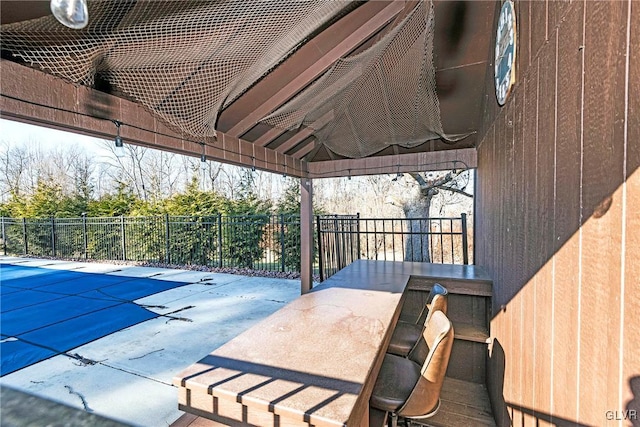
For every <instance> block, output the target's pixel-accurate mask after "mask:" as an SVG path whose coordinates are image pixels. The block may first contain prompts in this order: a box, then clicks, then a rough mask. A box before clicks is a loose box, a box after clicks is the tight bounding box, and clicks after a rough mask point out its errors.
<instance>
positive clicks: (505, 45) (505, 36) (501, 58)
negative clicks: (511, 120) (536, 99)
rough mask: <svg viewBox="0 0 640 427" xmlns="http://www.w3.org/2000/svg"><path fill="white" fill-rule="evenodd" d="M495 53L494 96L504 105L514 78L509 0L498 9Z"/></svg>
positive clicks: (513, 22) (512, 20) (513, 26)
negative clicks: (498, 17)
mask: <svg viewBox="0 0 640 427" xmlns="http://www.w3.org/2000/svg"><path fill="white" fill-rule="evenodd" d="M495 55H496V56H495V73H494V78H495V83H496V98H497V99H498V104H500V105H504V103H505V102H506V101H507V96H508V95H509V92H510V91H511V86H513V83H514V82H515V80H516V76H515V64H516V14H515V10H514V9H513V2H512V1H511V0H506V1H505V2H504V3H503V4H502V9H501V10H500V19H499V20H498V30H497V32H496V51H495Z"/></svg>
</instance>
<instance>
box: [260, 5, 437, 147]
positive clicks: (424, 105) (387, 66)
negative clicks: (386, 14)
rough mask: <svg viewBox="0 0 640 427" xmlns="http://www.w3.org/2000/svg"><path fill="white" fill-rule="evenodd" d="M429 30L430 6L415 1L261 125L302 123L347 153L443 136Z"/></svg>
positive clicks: (431, 27) (408, 144) (327, 143)
mask: <svg viewBox="0 0 640 427" xmlns="http://www.w3.org/2000/svg"><path fill="white" fill-rule="evenodd" d="M433 30H434V12H433V4H432V3H431V2H420V3H419V4H418V5H417V6H416V7H415V8H414V9H413V10H412V11H411V12H410V14H408V15H407V17H406V18H405V19H403V20H402V22H400V23H399V24H398V25H397V26H396V27H395V28H394V29H393V30H392V31H390V32H389V33H388V34H386V35H385V36H384V37H383V38H382V39H380V40H379V41H378V42H377V43H376V44H375V45H373V46H372V47H370V48H369V49H367V50H365V51H363V52H361V53H359V54H356V55H353V56H351V57H348V58H344V59H341V60H339V61H337V62H336V63H335V64H334V65H333V67H332V68H331V69H330V70H329V71H328V72H327V73H326V74H325V75H324V76H323V77H322V78H320V79H319V80H318V81H316V82H315V83H314V84H312V85H311V86H309V87H308V88H307V89H306V90H304V91H303V92H302V93H300V94H299V95H298V96H296V97H295V98H294V99H292V100H291V101H290V102H288V103H287V104H286V105H284V106H283V107H281V108H280V109H278V110H277V111H275V112H274V113H273V114H270V115H269V116H267V117H265V118H264V119H263V122H264V123H268V124H270V125H272V126H277V127H281V128H285V129H295V128H297V127H299V126H306V127H309V128H311V129H313V131H314V135H315V137H316V138H317V139H318V141H320V142H321V143H322V144H324V145H325V146H326V147H327V148H329V149H330V150H332V151H333V152H335V153H337V154H340V155H342V156H346V157H365V156H369V155H371V154H374V153H376V152H378V151H381V150H383V149H385V148H387V147H388V146H390V145H393V144H397V145H400V146H403V147H413V146H416V145H419V144H422V143H424V142H425V141H427V140H430V139H438V138H446V136H445V135H444V133H443V130H442V123H441V121H440V107H439V103H438V98H437V96H436V81H435V68H434V65H433Z"/></svg>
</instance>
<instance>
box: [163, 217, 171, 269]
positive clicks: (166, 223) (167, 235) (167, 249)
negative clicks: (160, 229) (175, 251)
mask: <svg viewBox="0 0 640 427" xmlns="http://www.w3.org/2000/svg"><path fill="white" fill-rule="evenodd" d="M170 238H171V234H170V230H169V214H168V213H166V214H164V240H165V247H164V251H165V254H164V259H165V262H166V263H167V264H170V263H171V245H170V243H169V241H170Z"/></svg>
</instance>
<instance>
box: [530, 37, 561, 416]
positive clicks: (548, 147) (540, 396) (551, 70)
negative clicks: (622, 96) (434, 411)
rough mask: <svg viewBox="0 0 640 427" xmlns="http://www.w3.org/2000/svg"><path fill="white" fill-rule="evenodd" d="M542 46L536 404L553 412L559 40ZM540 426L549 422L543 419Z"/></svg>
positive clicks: (539, 117)
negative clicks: (557, 51) (554, 218)
mask: <svg viewBox="0 0 640 427" xmlns="http://www.w3.org/2000/svg"><path fill="white" fill-rule="evenodd" d="M555 40H556V39H555V31H554V37H553V42H552V43H549V44H548V45H547V46H546V48H545V49H543V50H541V51H540V53H539V56H538V59H539V65H540V68H539V70H540V71H539V77H538V78H539V87H538V117H537V118H538V120H537V122H538V125H537V127H538V129H537V134H538V143H537V152H536V169H537V172H536V179H537V185H536V195H535V197H536V200H537V206H536V211H535V212H534V214H535V215H536V217H537V218H538V227H539V231H538V237H539V238H538V247H537V248H535V249H534V250H535V252H534V253H535V255H536V256H537V264H536V265H537V266H538V268H537V273H536V277H535V280H536V287H535V295H534V298H535V307H536V312H538V313H544V314H543V315H537V316H536V323H535V331H534V334H535V346H534V356H533V360H534V376H533V408H535V409H536V410H537V411H540V412H541V413H545V414H549V413H550V412H551V399H550V395H551V387H552V382H551V359H552V355H551V352H552V342H551V341H552V337H553V333H552V329H553V324H552V321H553V314H552V313H553V265H552V257H553V246H554V245H553V240H554V238H553V235H554V222H553V212H554V211H553V206H554V190H555V137H556V135H555V134H556V119H555V113H556V111H555V102H556V99H555V98H556V92H557V91H556V43H555ZM539 423H540V427H542V426H545V425H548V424H547V422H546V421H543V420H540V421H539Z"/></svg>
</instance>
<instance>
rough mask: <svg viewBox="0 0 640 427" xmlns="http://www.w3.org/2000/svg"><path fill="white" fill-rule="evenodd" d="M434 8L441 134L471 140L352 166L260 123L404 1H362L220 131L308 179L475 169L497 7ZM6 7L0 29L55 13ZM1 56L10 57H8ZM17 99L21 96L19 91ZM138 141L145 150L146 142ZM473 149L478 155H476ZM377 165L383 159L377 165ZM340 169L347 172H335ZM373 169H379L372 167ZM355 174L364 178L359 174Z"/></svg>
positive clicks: (305, 136)
mask: <svg viewBox="0 0 640 427" xmlns="http://www.w3.org/2000/svg"><path fill="white" fill-rule="evenodd" d="M434 5H435V22H436V27H435V40H434V43H435V44H434V62H435V66H436V82H437V93H438V97H439V101H440V110H441V117H442V124H443V130H444V132H445V133H446V134H462V133H472V134H471V135H470V136H468V137H466V138H464V139H462V140H460V141H458V142H457V143H455V144H451V143H445V142H444V141H440V140H433V141H428V142H425V143H424V144H422V145H419V146H418V147H414V148H411V149H407V148H402V147H398V146H392V147H389V148H388V149H385V150H383V151H381V152H378V153H376V154H375V155H373V156H372V158H371V159H360V160H347V159H344V158H341V157H340V156H337V155H336V154H334V153H331V152H329V151H328V150H326V149H324V148H323V147H322V146H321V145H320V144H316V142H315V139H314V137H313V135H312V133H311V131H310V130H309V129H306V128H304V127H303V128H300V129H297V130H295V131H283V130H282V129H279V128H275V127H271V126H269V125H266V124H264V123H258V120H259V119H260V118H262V117H264V116H265V115H267V114H269V113H271V112H273V111H274V110H276V109H277V108H278V107H280V106H281V105H283V104H284V103H285V102H286V101H287V100H289V99H291V98H292V97H293V96H294V95H296V94H297V93H298V92H299V91H301V90H302V89H304V88H305V87H307V86H308V85H309V84H311V83H312V82H313V81H314V80H316V79H317V78H318V77H319V76H321V75H322V73H323V72H325V71H326V70H327V69H329V67H331V65H332V64H333V63H334V62H335V61H336V60H337V59H339V58H341V57H344V56H346V55H349V54H351V53H354V52H357V51H359V50H362V49H364V48H366V47H367V46H369V45H370V44H371V43H373V42H374V41H375V40H376V38H377V37H380V36H381V35H382V34H384V32H385V31H386V30H387V29H389V28H390V27H391V25H392V24H393V22H394V20H397V19H400V18H401V17H402V16H403V14H404V13H406V11H407V10H408V9H409V8H410V7H412V5H411V2H405V1H368V2H363V3H362V4H360V5H359V6H358V7H356V8H355V9H353V10H352V11H351V12H349V13H348V14H346V15H345V16H343V17H341V18H340V19H339V20H337V21H335V22H333V23H332V24H330V25H328V26H327V27H326V28H324V29H323V30H322V31H320V32H318V34H316V35H315V36H314V37H313V38H311V39H310V40H308V41H307V42H306V43H304V44H303V45H302V46H301V47H300V48H299V49H298V50H296V51H295V52H294V53H293V54H292V55H291V56H289V57H288V58H287V59H286V60H285V61H284V62H282V63H281V64H280V65H278V66H277V67H276V68H275V69H273V70H272V71H271V72H270V73H269V74H267V75H266V76H264V77H263V78H262V79H260V80H259V81H258V82H256V83H255V84H254V85H253V86H252V87H251V88H250V89H249V90H247V91H246V92H245V93H244V94H242V95H241V96H240V97H239V98H237V99H236V100H235V101H234V102H233V103H232V104H230V105H229V106H228V107H227V108H225V109H224V110H223V111H222V112H221V114H220V116H219V119H218V123H217V126H216V130H217V131H218V133H219V135H222V136H223V137H226V138H229V139H230V140H232V139H233V140H235V139H237V140H239V141H241V142H242V143H243V144H244V143H249V144H252V145H253V152H254V153H256V150H257V151H260V152H261V151H262V150H263V149H264V151H265V152H266V153H267V154H266V155H265V158H267V157H268V155H270V154H271V152H275V153H276V154H275V156H276V159H278V156H281V157H282V158H287V159H288V158H292V159H294V160H293V161H295V163H298V162H301V164H304V165H305V166H304V167H302V168H301V170H302V171H308V172H311V175H310V176H313V171H315V172H316V175H317V176H320V174H318V172H320V171H324V170H325V169H327V168H328V171H326V172H323V173H324V174H323V175H322V176H334V175H336V176H338V175H346V174H347V172H345V170H347V169H349V167H348V165H354V166H353V169H354V170H355V169H358V170H359V171H360V172H362V173H363V174H365V173H380V172H385V171H386V172H391V171H392V170H393V172H395V171H396V170H395V169H394V168H393V166H392V165H398V164H400V160H399V159H404V160H402V164H403V165H404V164H409V163H411V162H407V161H406V159H409V158H411V156H413V155H415V153H422V154H423V156H422V157H421V158H425V157H424V155H430V153H438V152H441V153H439V154H440V155H441V156H444V157H442V158H443V159H455V158H457V157H459V156H462V157H464V158H465V159H466V163H467V164H469V163H472V164H470V166H474V165H473V163H474V162H475V145H476V143H477V141H478V138H477V135H476V134H474V133H473V132H477V131H478V130H479V127H480V124H481V122H482V108H483V103H484V101H485V96H491V94H487V95H485V87H486V84H485V81H486V74H487V70H490V69H491V68H490V66H491V65H492V60H493V53H492V49H491V44H492V40H493V38H494V37H495V35H494V32H495V30H494V19H495V18H494V16H495V13H496V8H497V6H499V2H494V1H449V0H446V1H435V2H434ZM0 7H1V10H0V16H1V17H2V24H6V23H11V22H18V21H22V20H27V19H33V18H37V17H40V16H45V15H47V14H50V11H49V2H48V1H7V0H3V1H2V2H1V3H0ZM3 58H7V55H5V54H4V53H3ZM5 64H6V59H5V60H4V61H3V69H6V68H7V67H6V66H5ZM4 77H5V73H4V70H3V80H5V78H4ZM16 90H18V89H16ZM2 92H3V95H4V96H3V98H2V113H3V116H5V117H7V118H12V119H17V120H23V121H30V120H29V118H28V117H26V115H28V114H26V115H25V113H24V112H22V113H20V114H18V113H16V112H14V111H12V109H13V107H12V106H11V103H10V102H9V99H10V98H9V97H8V96H7V91H5V90H3V91H2ZM11 96H12V97H14V98H15V97H16V96H15V93H13V94H12V95H11ZM33 122H38V123H40V124H44V125H52V126H53V124H52V123H48V122H47V121H46V120H41V119H38V118H37V117H34V120H33ZM58 127H63V128H64V127H68V128H70V130H73V131H78V129H71V126H64V125H60V126H58ZM84 133H89V134H94V135H96V136H98V135H103V134H104V133H105V132H100V131H98V130H96V131H95V132H91V130H90V129H88V130H87V131H86V132H84ZM218 139H220V137H218ZM138 142H140V143H143V144H145V141H143V140H140V141H138ZM146 145H151V146H157V145H158V144H157V143H152V142H149V141H147V142H146ZM160 145H162V144H160ZM182 147H183V148H182V149H176V146H175V145H171V144H167V145H166V147H164V148H166V149H169V150H173V151H182V152H191V153H192V154H195V155H200V153H199V150H198V149H197V147H194V148H192V149H191V148H187V147H186V146H185V145H184V144H183V145H182ZM159 148H162V146H161V147H159ZM223 150H224V147H223ZM471 150H473V152H470V151H471ZM208 155H209V153H208ZM211 157H212V158H216V159H220V157H224V156H219V155H215V153H212V154H211ZM259 157H262V156H258V155H256V154H254V155H253V156H252V157H251V162H252V163H253V164H256V159H257V158H259ZM374 159H375V160H377V161H373V160H374ZM220 160H223V161H225V160H226V161H231V162H232V163H237V164H244V165H248V164H250V163H251V162H250V161H248V160H247V159H244V160H243V159H236V160H233V159H229V158H223V159H220ZM277 162H279V161H277ZM277 162H276V163H277ZM423 163H424V162H423ZM285 164H286V162H285ZM337 164H341V165H342V166H340V167H337V166H336V165H337ZM329 165H331V166H329ZM345 165H347V166H345ZM367 165H369V166H367ZM371 165H377V166H376V167H374V168H371V167H370V166H371ZM257 166H258V167H261V168H263V169H268V170H272V171H279V168H275V167H270V166H269V164H268V162H267V163H263V164H258V165H257ZM383 166H384V167H383ZM449 166H451V165H449ZM385 168H386V169H385ZM383 169H384V170H383ZM414 169H415V166H414ZM332 171H333V172H332ZM349 173H351V172H349ZM354 174H358V173H356V172H354ZM293 175H301V176H302V175H303V174H295V173H294V174H293Z"/></svg>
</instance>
